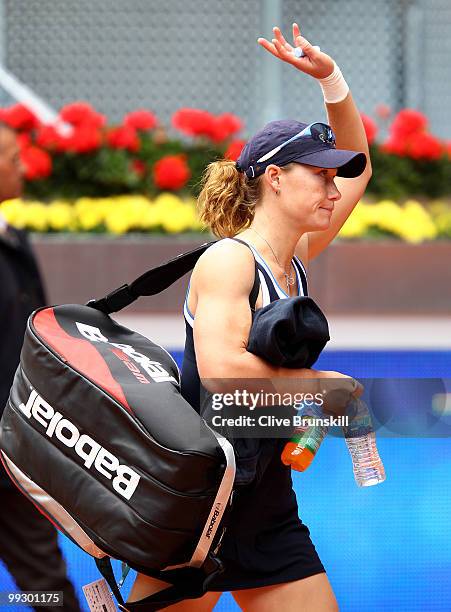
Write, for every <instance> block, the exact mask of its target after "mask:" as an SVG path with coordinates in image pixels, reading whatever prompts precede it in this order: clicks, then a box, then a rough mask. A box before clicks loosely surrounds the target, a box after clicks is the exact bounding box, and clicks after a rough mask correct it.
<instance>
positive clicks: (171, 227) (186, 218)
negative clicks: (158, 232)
mask: <svg viewBox="0 0 451 612" xmlns="http://www.w3.org/2000/svg"><path fill="white" fill-rule="evenodd" d="M194 221H195V211H194V210H193V208H192V207H191V206H189V205H186V204H181V205H179V206H178V207H177V208H174V209H173V210H171V211H168V212H167V213H166V215H165V216H164V218H163V220H162V225H163V228H164V229H165V230H166V231H167V232H169V233H170V234H175V233H177V232H186V231H187V230H190V229H192V227H193V223H194Z"/></svg>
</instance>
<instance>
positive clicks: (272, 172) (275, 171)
mask: <svg viewBox="0 0 451 612" xmlns="http://www.w3.org/2000/svg"><path fill="white" fill-rule="evenodd" d="M281 174H282V170H281V169H280V168H279V166H276V165H275V164H271V165H270V166H268V167H267V168H266V170H265V179H266V182H267V184H268V186H269V187H270V189H272V190H273V191H277V190H278V189H279V187H280V175H281Z"/></svg>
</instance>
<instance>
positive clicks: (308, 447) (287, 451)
mask: <svg viewBox="0 0 451 612" xmlns="http://www.w3.org/2000/svg"><path fill="white" fill-rule="evenodd" d="M300 416H302V419H305V420H306V423H305V425H304V424H303V425H300V426H298V427H296V429H295V432H294V435H293V437H292V438H291V440H290V441H289V442H287V443H286V444H285V448H284V449H283V451H282V455H281V459H282V463H283V464H284V465H291V467H292V469H293V470H297V471H298V472H303V471H304V470H306V469H307V468H308V466H309V465H310V464H311V462H312V461H313V458H314V456H315V454H316V452H317V451H318V449H319V447H320V445H321V442H322V441H323V440H324V438H325V437H326V435H327V432H328V430H329V426H326V425H319V424H317V423H316V419H324V413H323V412H322V410H321V407H320V406H318V405H317V404H313V405H312V406H305V407H304V408H303V410H302V413H301V415H300Z"/></svg>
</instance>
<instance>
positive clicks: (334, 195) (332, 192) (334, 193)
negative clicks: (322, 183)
mask: <svg viewBox="0 0 451 612" xmlns="http://www.w3.org/2000/svg"><path fill="white" fill-rule="evenodd" d="M327 197H328V199H329V200H333V201H334V202H337V201H338V200H339V199H340V198H341V193H340V192H339V191H338V188H337V186H336V185H335V183H334V181H333V180H331V181H329V188H328V193H327Z"/></svg>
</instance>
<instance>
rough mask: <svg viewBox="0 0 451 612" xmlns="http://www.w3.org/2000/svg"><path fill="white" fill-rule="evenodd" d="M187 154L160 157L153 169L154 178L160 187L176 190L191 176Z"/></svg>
mask: <svg viewBox="0 0 451 612" xmlns="http://www.w3.org/2000/svg"><path fill="white" fill-rule="evenodd" d="M190 176H191V172H190V169H189V168H188V164H187V163H186V156H185V155H167V156H166V157H162V158H161V159H159V160H158V161H157V162H156V164H155V166H154V169H153V180H154V183H155V185H156V186H157V187H158V188H159V189H170V190H172V191H176V190H177V189H181V188H182V187H183V186H184V185H185V184H186V182H187V180H188V179H189V178H190Z"/></svg>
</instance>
